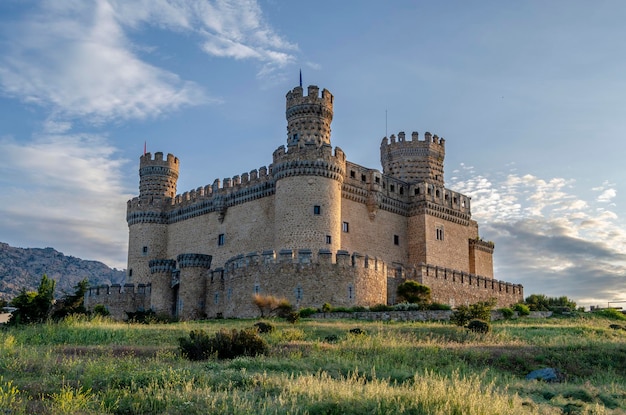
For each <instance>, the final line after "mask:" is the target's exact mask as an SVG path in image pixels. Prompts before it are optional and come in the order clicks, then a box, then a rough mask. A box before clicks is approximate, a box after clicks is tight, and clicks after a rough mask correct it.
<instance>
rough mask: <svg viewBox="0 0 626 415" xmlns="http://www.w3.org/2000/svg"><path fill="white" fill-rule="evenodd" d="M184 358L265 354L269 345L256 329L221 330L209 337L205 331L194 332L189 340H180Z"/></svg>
mask: <svg viewBox="0 0 626 415" xmlns="http://www.w3.org/2000/svg"><path fill="white" fill-rule="evenodd" d="M178 342H179V346H180V347H179V348H180V351H181V353H182V355H183V356H185V357H186V358H188V359H189V360H206V359H208V358H209V357H211V356H213V355H215V356H216V357H217V358H218V359H233V358H235V357H239V356H257V355H260V354H265V353H266V352H267V350H268V346H267V343H266V342H265V340H263V338H261V337H260V336H259V334H258V333H257V331H256V329H244V330H236V329H233V330H231V331H229V330H224V329H223V330H220V331H219V332H217V333H216V334H215V335H214V336H213V337H209V336H208V335H207V334H206V332H204V331H203V330H192V331H191V333H189V338H185V337H181V338H179V339H178Z"/></svg>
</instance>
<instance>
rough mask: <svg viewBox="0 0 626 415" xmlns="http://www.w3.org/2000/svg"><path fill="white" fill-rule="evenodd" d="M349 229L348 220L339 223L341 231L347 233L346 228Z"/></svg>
mask: <svg viewBox="0 0 626 415" xmlns="http://www.w3.org/2000/svg"><path fill="white" fill-rule="evenodd" d="M349 229H350V226H349V224H348V222H344V223H343V224H342V225H341V230H342V231H344V232H345V233H348V230H349Z"/></svg>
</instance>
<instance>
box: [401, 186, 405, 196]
mask: <svg viewBox="0 0 626 415" xmlns="http://www.w3.org/2000/svg"><path fill="white" fill-rule="evenodd" d="M400 194H401V195H403V194H404V187H402V186H400Z"/></svg>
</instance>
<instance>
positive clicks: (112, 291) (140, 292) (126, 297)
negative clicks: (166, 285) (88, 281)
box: [84, 284, 151, 321]
mask: <svg viewBox="0 0 626 415" xmlns="http://www.w3.org/2000/svg"><path fill="white" fill-rule="evenodd" d="M150 288H151V287H150V285H144V284H138V285H136V286H135V285H133V284H126V285H124V286H122V285H120V284H113V285H111V286H108V285H102V286H97V287H91V288H89V289H88V290H87V292H86V293H85V298H84V299H85V308H86V309H87V310H90V311H93V309H94V307H95V306H96V305H103V306H104V307H105V308H106V309H107V310H108V311H109V313H111V318H113V319H115V320H120V321H121V320H126V318H127V315H126V312H127V311H128V312H135V311H138V310H142V311H143V310H148V309H150V293H151V290H150Z"/></svg>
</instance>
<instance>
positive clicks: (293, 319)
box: [285, 311, 300, 324]
mask: <svg viewBox="0 0 626 415" xmlns="http://www.w3.org/2000/svg"><path fill="white" fill-rule="evenodd" d="M285 320H287V321H288V322H290V323H291V324H296V323H297V322H298V321H300V313H298V312H297V311H292V312H290V313H289V314H287V316H286V317H285Z"/></svg>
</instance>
